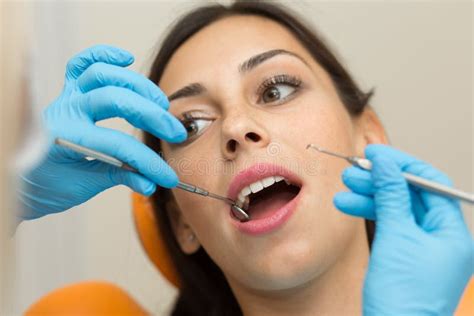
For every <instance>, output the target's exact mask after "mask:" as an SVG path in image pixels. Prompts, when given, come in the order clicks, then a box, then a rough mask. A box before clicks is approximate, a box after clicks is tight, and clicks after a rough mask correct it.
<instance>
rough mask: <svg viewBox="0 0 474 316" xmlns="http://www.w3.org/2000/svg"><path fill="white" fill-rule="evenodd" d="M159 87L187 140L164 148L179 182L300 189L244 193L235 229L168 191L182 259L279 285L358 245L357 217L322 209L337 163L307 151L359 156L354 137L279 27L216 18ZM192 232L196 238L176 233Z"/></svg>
mask: <svg viewBox="0 0 474 316" xmlns="http://www.w3.org/2000/svg"><path fill="white" fill-rule="evenodd" d="M160 87H161V88H162V90H163V91H164V92H165V93H166V94H167V95H168V96H170V101H171V106H170V112H171V113H172V114H174V115H175V116H176V117H178V118H180V119H181V120H183V121H184V124H185V126H186V127H187V128H188V130H189V137H188V141H186V142H185V143H182V144H178V145H172V144H166V143H164V144H163V146H162V147H163V153H164V156H165V158H166V159H167V160H168V161H169V163H170V164H171V165H172V166H173V168H174V169H175V170H176V172H177V174H178V176H179V177H180V179H181V180H182V181H184V182H189V183H192V184H195V185H198V186H200V187H203V188H206V189H207V190H209V191H210V192H214V193H217V194H220V195H224V196H227V195H228V194H230V195H233V196H231V197H233V198H235V197H236V196H235V195H238V194H239V192H240V191H241V190H242V189H243V187H244V186H249V184H250V183H249V181H250V182H252V183H254V184H253V185H250V188H251V189H252V190H253V189H255V191H256V190H257V189H258V186H259V185H258V184H257V183H256V180H258V179H263V178H267V180H266V181H267V182H268V181H269V180H268V178H270V179H272V176H278V175H284V176H285V177H286V178H290V179H291V180H290V181H291V182H292V183H294V184H297V187H299V188H300V189H299V192H298V189H295V188H290V187H288V186H287V185H286V184H285V183H284V182H279V183H278V185H272V186H270V187H268V188H267V189H265V190H263V191H261V192H260V195H261V196H260V197H258V198H257V197H256V196H257V195H250V209H249V213H250V215H251V216H253V218H254V220H253V221H250V222H248V223H245V224H239V222H238V221H236V220H235V218H233V217H232V216H231V212H230V207H229V205H227V204H225V203H223V202H222V201H219V200H214V199H210V198H204V197H202V196H198V195H195V194H190V193H187V192H184V191H181V190H173V195H174V198H175V201H176V204H177V209H178V210H179V216H178V218H179V219H178V224H175V227H174V228H175V232H176V234H177V235H178V240H179V242H180V243H181V246H182V248H183V250H184V251H185V252H188V253H191V252H193V251H195V250H196V248H197V246H196V243H197V242H198V243H199V244H200V245H201V246H203V247H204V248H205V250H206V251H207V252H208V254H209V255H210V256H211V257H212V259H213V260H214V261H215V262H216V263H217V265H218V266H219V267H220V268H221V269H222V270H223V272H224V274H225V275H226V277H227V279H228V280H229V282H230V284H231V286H241V287H247V288H250V289H257V290H280V289H288V288H292V287H296V286H300V285H302V284H305V283H307V282H309V281H311V280H312V279H314V278H316V277H317V276H318V275H321V274H322V273H323V272H325V271H326V270H328V269H330V267H331V266H333V265H335V264H336V263H337V262H338V261H341V260H344V258H345V256H346V254H348V253H349V249H350V247H351V246H352V244H354V243H355V242H356V241H357V240H359V241H360V240H361V238H355V236H362V235H364V234H365V230H364V226H363V221H362V220H360V219H355V218H352V217H349V216H346V215H344V214H342V213H341V212H339V211H337V210H336V209H335V208H334V206H333V203H332V199H333V197H334V195H335V193H336V192H338V191H342V190H344V186H343V184H342V183H341V180H340V175H341V172H342V170H343V169H344V168H345V167H346V166H347V164H346V163H345V162H344V161H343V160H340V159H336V158H333V157H330V156H326V155H323V154H319V153H317V152H315V151H313V150H307V149H306V145H307V144H308V143H314V144H317V145H318V146H320V147H323V148H326V149H329V150H333V151H336V152H341V153H347V154H359V155H360V154H362V150H363V147H364V144H363V138H364V137H363V135H362V134H361V132H359V130H361V129H360V128H359V127H358V126H357V123H355V122H354V121H353V120H352V119H351V117H350V115H349V114H348V112H347V110H346V109H345V107H344V105H343V104H342V102H341V100H340V99H339V97H338V95H337V93H336V90H335V87H334V85H333V84H332V82H331V80H330V78H329V76H328V74H327V73H326V72H325V71H324V70H323V69H322V68H321V67H320V66H319V65H318V63H317V62H315V61H314V60H313V59H312V57H311V56H310V54H309V53H308V52H307V51H306V50H305V49H304V48H303V46H302V45H301V44H300V43H299V42H298V41H297V40H296V38H295V37H294V36H293V35H292V34H291V33H290V32H289V31H288V30H287V29H286V28H284V27H282V26H280V25H279V24H277V23H275V22H273V21H271V20H268V19H265V18H261V17H256V16H234V17H228V18H225V19H222V20H220V21H218V22H215V23H213V24H211V25H210V26H208V27H206V28H204V29H203V30H201V31H199V32H198V33H197V34H195V35H194V36H193V37H191V38H190V39H189V40H187V41H186V42H185V43H184V44H183V45H182V46H181V47H180V48H179V49H178V50H177V51H176V52H175V54H174V55H173V57H172V59H171V60H170V62H169V64H168V65H167V67H166V70H165V72H164V74H163V77H162V80H161V81H160ZM183 87H187V88H185V89H184V90H181V89H183ZM177 91H180V92H177ZM249 168H250V169H249ZM248 170H250V171H248ZM249 179H250V180H249ZM273 179H275V178H273ZM272 188H273V189H272ZM296 194H297V195H296ZM252 196H253V197H255V199H254V201H255V203H254V204H252V203H253V202H252ZM290 200H291V201H290ZM257 205H258V206H257ZM191 231H192V232H193V233H194V234H195V235H196V237H197V239H196V240H197V241H192V239H191V238H186V236H180V234H181V235H183V234H187V232H191ZM363 240H366V239H365V236H364V239H363Z"/></svg>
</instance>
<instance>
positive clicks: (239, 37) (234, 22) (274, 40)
mask: <svg viewBox="0 0 474 316" xmlns="http://www.w3.org/2000/svg"><path fill="white" fill-rule="evenodd" d="M272 49H285V50H288V51H291V52H294V53H297V54H298V55H300V56H301V57H303V58H304V59H306V60H308V61H310V60H311V56H310V55H309V53H308V52H307V51H306V50H305V49H304V47H303V46H302V45H301V44H300V43H299V42H298V40H297V39H296V38H295V37H294V36H293V34H292V33H291V32H290V31H289V30H288V29H286V28H285V27H284V26H282V25H280V24H279V23H277V22H275V21H273V20H270V19H267V18H264V17H259V16H253V15H248V16H243V15H238V16H230V17H226V18H223V19H221V20H219V21H217V22H214V23H212V24H211V25H208V26H207V27H205V28H203V29H202V30H200V31H199V32H197V33H196V34H194V35H193V36H192V37H191V38H189V39H188V40H187V41H186V42H185V43H184V44H183V45H182V46H181V47H180V48H179V49H178V50H177V51H176V52H175V53H174V55H173V56H172V58H171V59H170V61H169V63H168V65H167V67H166V69H165V72H164V73H163V77H162V80H161V81H160V86H161V87H162V89H163V90H165V92H167V93H169V92H170V91H166V90H168V88H172V87H169V86H170V85H171V83H176V82H180V83H183V82H194V81H200V78H201V79H202V75H203V74H204V75H205V74H207V75H210V76H217V77H221V76H223V75H225V72H234V73H236V72H237V71H238V66H239V65H240V64H241V63H242V62H243V61H244V60H246V59H248V58H249V57H251V56H254V55H256V54H258V53H262V52H264V51H268V50H272ZM222 66H225V67H222ZM173 86H174V85H173Z"/></svg>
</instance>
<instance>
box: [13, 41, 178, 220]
mask: <svg viewBox="0 0 474 316" xmlns="http://www.w3.org/2000/svg"><path fill="white" fill-rule="evenodd" d="M133 61H134V58H133V56H132V55H131V54H130V53H128V52H126V51H124V50H122V49H119V48H115V47H111V46H103V45H100V46H95V47H92V48H89V49H87V50H85V51H83V52H81V53H79V54H78V55H76V56H75V57H73V58H72V59H71V60H70V61H69V62H68V64H67V67H66V79H65V85H64V88H63V91H62V93H61V95H60V96H59V97H58V98H57V99H56V100H55V101H53V102H52V104H50V105H49V106H48V107H47V108H46V110H45V111H44V115H43V117H44V124H45V126H46V128H47V130H48V132H49V136H50V138H51V142H52V144H51V147H50V149H49V152H48V154H47V155H46V157H45V158H44V160H43V161H42V162H41V164H40V165H38V166H37V167H36V168H34V169H33V170H31V171H30V172H28V173H26V174H23V175H20V179H21V183H20V184H21V185H20V192H19V199H20V203H21V204H22V206H23V208H22V211H21V214H19V217H20V218H21V219H33V218H38V217H41V216H44V215H47V214H50V213H57V212H61V211H64V210H67V209H69V208H71V207H73V206H76V205H78V204H81V203H83V202H85V201H87V200H89V199H90V198H92V197H93V196H95V195H96V194H98V193H100V192H102V191H104V190H106V189H108V188H110V187H113V186H115V185H118V184H123V185H126V186H128V187H130V188H131V189H132V190H134V191H136V192H139V193H142V194H144V195H150V194H152V193H153V192H154V191H155V189H156V184H158V185H160V186H163V187H167V188H171V187H174V186H176V185H177V183H178V177H177V175H176V173H175V172H174V171H173V170H172V169H171V167H170V166H168V165H167V164H166V163H165V162H164V161H163V160H162V159H161V157H160V156H159V155H158V154H157V153H155V152H154V151H153V150H151V149H150V148H148V147H147V146H145V145H144V144H143V143H141V142H140V141H138V140H136V139H135V138H134V137H132V136H129V135H127V134H124V133H122V132H119V131H117V130H112V129H109V128H104V127H99V126H96V125H95V122H97V121H100V120H104V119H108V118H112V117H121V118H124V119H125V120H127V121H128V122H129V123H130V124H132V125H134V126H135V127H137V128H140V129H143V130H146V131H148V132H150V133H152V134H153V135H155V136H156V137H159V138H161V139H164V140H166V141H168V142H171V143H175V142H181V141H184V140H185V139H186V137H187V134H186V130H185V128H184V127H183V125H182V124H181V123H180V122H179V121H178V120H177V119H176V118H175V117H174V116H172V115H171V114H170V113H169V112H168V111H167V109H168V108H169V102H168V99H167V97H166V96H165V95H164V93H163V92H162V91H161V90H160V89H159V88H158V87H157V86H156V85H155V84H154V83H152V82H151V81H150V80H148V79H147V78H145V77H144V76H142V75H139V74H137V73H135V72H132V71H130V70H127V69H125V68H124V67H126V66H128V65H130V64H132V63H133ZM56 137H60V138H63V139H66V140H69V141H71V142H73V143H76V144H79V145H82V146H85V147H88V148H91V149H94V150H97V151H99V152H102V153H104V154H107V155H110V156H113V157H115V158H117V159H119V160H121V161H123V162H125V163H127V164H128V165H130V166H132V167H134V168H135V169H137V170H138V171H139V172H140V174H141V175H139V174H136V173H133V172H130V171H126V170H123V169H119V168H117V167H115V166H111V165H109V164H105V163H103V162H100V161H89V160H86V159H85V158H84V157H83V156H82V155H80V154H78V153H76V152H73V151H71V150H69V149H66V148H64V147H60V146H58V145H54V144H53V142H54V139H55V138H56Z"/></svg>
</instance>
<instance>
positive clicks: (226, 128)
mask: <svg viewBox="0 0 474 316" xmlns="http://www.w3.org/2000/svg"><path fill="white" fill-rule="evenodd" d="M222 135H223V142H222V151H223V153H224V156H225V157H226V158H227V159H235V157H236V156H237V155H238V154H239V152H240V151H248V150H251V149H252V148H253V149H258V148H265V147H267V146H268V144H269V143H270V140H269V138H270V137H269V135H268V132H267V130H266V129H265V128H264V127H263V126H261V124H259V123H258V122H257V121H256V119H255V118H254V117H251V116H250V115H249V114H244V113H240V114H238V115H234V116H228V117H227V118H226V119H225V120H224V121H223V123H222Z"/></svg>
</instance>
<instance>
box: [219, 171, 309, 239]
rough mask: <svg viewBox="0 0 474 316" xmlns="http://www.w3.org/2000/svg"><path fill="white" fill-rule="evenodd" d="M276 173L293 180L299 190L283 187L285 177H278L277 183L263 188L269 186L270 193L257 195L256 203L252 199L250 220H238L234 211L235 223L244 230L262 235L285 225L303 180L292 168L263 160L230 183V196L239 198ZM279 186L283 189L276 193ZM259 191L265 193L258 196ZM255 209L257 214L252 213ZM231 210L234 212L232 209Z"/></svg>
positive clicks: (278, 175) (235, 198)
mask: <svg viewBox="0 0 474 316" xmlns="http://www.w3.org/2000/svg"><path fill="white" fill-rule="evenodd" d="M272 177H274V178H275V179H280V180H281V178H284V179H285V181H286V182H287V183H291V184H293V185H294V186H295V187H296V189H297V190H296V191H295V190H289V189H288V190H286V189H285V188H282V187H286V186H287V184H284V182H283V181H280V182H279V183H278V180H277V181H276V182H275V184H273V185H270V187H268V188H267V187H266V188H265V189H263V190H268V191H267V192H268V193H266V194H267V196H265V197H264V198H260V199H256V200H257V201H255V202H253V203H252V201H250V208H249V213H250V217H251V220H250V221H248V222H239V221H238V220H235V218H234V217H233V215H231V216H232V218H233V219H234V220H232V223H233V224H234V225H235V226H236V227H237V228H238V229H239V230H240V231H242V232H244V233H248V234H251V235H258V234H263V233H266V232H269V231H272V230H274V229H276V228H278V227H279V226H281V225H283V223H285V222H286V221H287V220H288V219H289V218H290V216H291V214H292V213H293V211H294V210H295V208H296V206H297V204H298V201H299V199H300V196H301V193H302V192H301V191H302V190H301V189H302V180H301V179H300V178H299V177H298V176H297V175H296V174H294V173H293V172H291V171H289V170H288V169H286V168H284V167H282V166H279V165H275V164H267V163H259V164H255V165H253V166H252V167H250V168H248V169H245V170H243V171H241V172H240V173H239V174H237V175H236V176H235V177H234V179H233V180H232V182H231V183H230V186H229V189H228V193H227V194H228V195H227V196H228V197H229V198H231V199H233V200H237V199H238V198H240V199H241V198H242V192H248V191H249V189H248V187H250V188H255V184H256V183H259V182H260V183H263V184H266V183H267V182H268V179H269V178H270V179H271V178H272ZM288 185H289V184H288ZM277 187H279V190H280V191H282V192H279V193H275V192H276V190H277ZM260 189H261V187H260ZM293 189H294V187H293ZM257 190H258V189H257ZM254 191H255V190H252V192H254ZM291 192H293V193H291ZM239 193H240V197H239ZM259 194H261V192H258V193H255V195H256V196H258V195H259ZM252 196H254V194H253V193H252V194H251V195H250V199H252ZM252 209H253V210H254V212H256V213H254V217H252ZM229 214H232V212H231V211H230V210H229Z"/></svg>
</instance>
